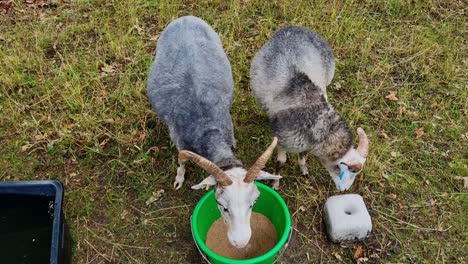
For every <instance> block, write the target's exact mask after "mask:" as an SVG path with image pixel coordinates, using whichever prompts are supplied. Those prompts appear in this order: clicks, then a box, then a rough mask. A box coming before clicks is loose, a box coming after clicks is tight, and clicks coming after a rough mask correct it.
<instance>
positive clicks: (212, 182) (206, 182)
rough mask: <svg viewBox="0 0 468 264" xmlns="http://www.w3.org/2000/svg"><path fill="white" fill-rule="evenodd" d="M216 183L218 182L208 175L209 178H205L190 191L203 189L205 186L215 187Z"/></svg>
mask: <svg viewBox="0 0 468 264" xmlns="http://www.w3.org/2000/svg"><path fill="white" fill-rule="evenodd" d="M217 183H218V182H216V179H215V177H213V176H211V175H210V176H208V177H206V178H205V179H204V180H203V181H202V182H200V183H199V184H197V185H194V186H192V189H194V190H198V189H201V188H203V187H205V186H207V185H209V186H213V185H216V184H217Z"/></svg>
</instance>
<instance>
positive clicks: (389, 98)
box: [385, 91, 398, 101]
mask: <svg viewBox="0 0 468 264" xmlns="http://www.w3.org/2000/svg"><path fill="white" fill-rule="evenodd" d="M385 98H387V99H388V100H390V101H398V98H397V97H396V92H395V91H391V92H390V94H389V95H387V96H385Z"/></svg>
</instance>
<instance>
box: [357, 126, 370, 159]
mask: <svg viewBox="0 0 468 264" xmlns="http://www.w3.org/2000/svg"><path fill="white" fill-rule="evenodd" d="M357 133H358V135H359V145H358V147H357V149H356V150H357V152H358V153H359V154H360V155H361V156H362V157H363V158H367V154H368V153H369V139H368V138H367V135H366V133H365V132H364V130H363V129H362V128H360V127H359V128H358V129H357Z"/></svg>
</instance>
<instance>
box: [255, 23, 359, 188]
mask: <svg viewBox="0 0 468 264" xmlns="http://www.w3.org/2000/svg"><path fill="white" fill-rule="evenodd" d="M334 72H335V60H334V58H333V53H332V50H331V49H330V47H329V45H328V43H327V42H326V41H325V40H323V39H322V38H321V37H320V36H318V35H317V34H315V33H313V32H310V31H309V30H306V29H304V28H300V27H285V28H283V29H281V30H279V31H278V32H276V33H275V34H274V35H273V36H272V37H271V39H270V40H269V41H268V42H267V43H266V44H265V45H264V46H263V47H262V49H261V50H260V51H259V52H258V53H257V54H256V56H255V58H254V59H253V62H252V66H251V70H250V78H251V80H250V86H251V88H252V90H253V92H254V95H255V98H256V100H257V102H258V103H259V104H260V105H261V106H262V108H263V109H264V111H265V112H266V113H267V115H268V116H269V118H270V122H271V126H272V130H273V134H274V135H275V136H277V137H278V139H279V142H278V161H279V162H280V163H284V162H286V152H290V153H299V166H300V167H301V171H302V174H305V175H307V174H308V171H307V167H306V160H305V153H306V152H309V151H310V152H312V153H313V154H314V155H315V156H316V157H318V159H319V160H320V161H321V163H322V165H323V166H324V167H325V168H326V169H327V171H328V172H329V174H330V175H331V177H332V179H333V180H334V182H335V184H336V187H337V189H339V190H340V191H344V190H347V189H348V188H349V187H350V186H351V185H352V184H353V182H354V179H355V177H356V175H357V174H358V173H359V172H361V171H362V169H363V166H364V162H365V161H366V158H367V153H368V138H367V136H366V133H364V131H363V130H362V128H358V129H357V133H358V135H359V145H358V147H357V149H354V148H353V146H352V145H353V140H354V137H353V133H352V131H351V130H350V129H349V127H348V125H347V124H346V123H345V121H343V119H342V118H341V117H340V115H339V114H338V112H337V111H336V110H335V109H334V108H333V107H332V106H331V105H330V104H329V103H328V100H327V94H326V87H327V85H329V84H330V83H331V81H332V79H333V75H334ZM278 185H279V180H277V181H275V183H274V184H273V187H275V188H278Z"/></svg>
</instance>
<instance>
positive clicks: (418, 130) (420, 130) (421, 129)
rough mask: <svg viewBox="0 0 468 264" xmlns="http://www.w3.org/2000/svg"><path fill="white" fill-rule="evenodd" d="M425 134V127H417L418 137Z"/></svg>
mask: <svg viewBox="0 0 468 264" xmlns="http://www.w3.org/2000/svg"><path fill="white" fill-rule="evenodd" d="M423 135H424V128H422V127H420V128H418V129H416V138H420V137H422V136H423Z"/></svg>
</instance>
